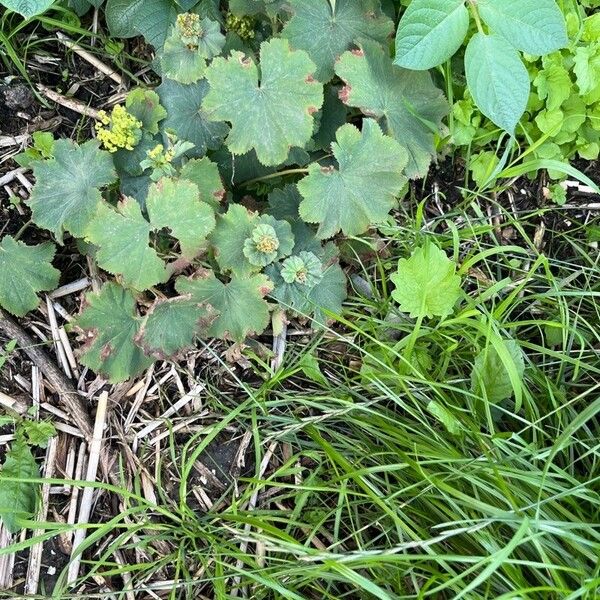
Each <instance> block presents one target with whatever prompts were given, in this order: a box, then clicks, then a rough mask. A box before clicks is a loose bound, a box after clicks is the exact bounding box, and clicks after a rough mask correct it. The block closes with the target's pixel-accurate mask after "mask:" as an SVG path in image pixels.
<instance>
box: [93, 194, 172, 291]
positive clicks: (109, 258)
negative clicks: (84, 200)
mask: <svg viewBox="0 0 600 600" xmlns="http://www.w3.org/2000/svg"><path fill="white" fill-rule="evenodd" d="M151 231H152V226H151V225H150V223H148V221H146V219H144V217H143V216H142V211H141V209H140V206H139V204H138V203H137V202H136V201H135V200H133V199H132V198H126V199H125V200H123V201H122V202H119V205H118V207H117V209H116V210H115V209H114V208H112V206H110V205H109V204H107V203H102V204H101V205H100V206H99V207H98V212H97V213H96V216H95V218H94V220H93V221H92V222H91V223H90V225H89V227H88V228H87V231H86V235H85V237H86V239H87V240H88V241H90V242H92V243H93V244H96V245H97V246H99V247H100V248H99V250H98V252H97V253H96V260H97V261H98V264H99V265H100V267H102V268H103V269H104V270H105V271H108V272H109V273H112V274H113V275H121V276H122V277H123V281H124V283H126V284H127V285H130V286H132V287H134V288H135V289H137V290H146V289H148V288H149V287H152V286H153V285H155V284H157V283H160V282H162V281H164V280H165V276H166V273H165V265H164V263H163V261H162V260H161V259H160V258H159V257H158V255H157V254H156V251H155V250H153V249H152V248H150V246H149V245H148V244H149V241H150V232H151Z"/></svg>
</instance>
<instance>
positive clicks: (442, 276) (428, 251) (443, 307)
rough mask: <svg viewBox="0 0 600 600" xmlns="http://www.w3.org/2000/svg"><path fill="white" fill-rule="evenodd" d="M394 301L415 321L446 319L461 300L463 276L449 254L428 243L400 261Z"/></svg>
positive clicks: (395, 281) (395, 277)
mask: <svg viewBox="0 0 600 600" xmlns="http://www.w3.org/2000/svg"><path fill="white" fill-rule="evenodd" d="M392 282H393V283H394V285H395V289H394V291H393V292H392V297H393V298H394V300H395V301H396V302H398V304H400V310H401V311H402V312H407V313H409V314H410V316H411V317H413V318H416V317H429V318H431V317H445V316H447V315H449V314H450V313H451V312H452V310H453V309H454V305H455V304H456V301H457V300H458V299H459V297H460V283H461V280H460V276H459V275H457V274H456V265H455V264H454V262H453V261H451V260H450V259H449V258H448V257H447V256H446V253H445V252H444V251H443V250H441V249H440V248H438V247H437V246H436V245H434V244H433V243H432V242H430V241H427V242H426V243H425V244H424V245H423V246H421V247H419V248H417V249H416V250H415V251H414V252H413V253H412V255H411V257H410V258H401V259H400V260H399V261H398V272H397V273H394V274H393V275H392Z"/></svg>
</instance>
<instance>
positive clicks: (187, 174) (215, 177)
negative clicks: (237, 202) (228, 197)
mask: <svg viewBox="0 0 600 600" xmlns="http://www.w3.org/2000/svg"><path fill="white" fill-rule="evenodd" d="M179 176H180V177H181V179H187V180H188V181H191V182H192V183H194V184H195V185H196V186H198V191H199V192H200V200H202V201H203V202H206V203H207V204H210V205H211V206H212V207H213V208H218V207H219V206H220V204H221V202H222V201H223V199H224V198H225V193H226V192H225V188H224V187H223V181H222V180H221V175H220V174H219V167H218V166H217V165H216V164H215V163H214V162H212V161H211V160H209V159H208V158H207V157H206V156H205V157H203V158H200V159H192V160H189V161H188V162H187V163H185V165H183V167H182V168H181V169H180V171H179Z"/></svg>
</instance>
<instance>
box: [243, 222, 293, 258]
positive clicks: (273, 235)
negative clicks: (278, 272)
mask: <svg viewBox="0 0 600 600" xmlns="http://www.w3.org/2000/svg"><path fill="white" fill-rule="evenodd" d="M293 248H294V235H293V234H292V227H291V226H290V224H289V223H288V222H287V221H278V220H277V219H275V218H273V217H272V216H271V215H261V216H260V217H258V219H257V221H256V224H255V225H254V227H253V228H252V231H251V233H250V236H249V237H247V238H246V239H245V240H244V247H243V252H244V256H245V257H246V258H247V259H248V261H249V262H250V264H251V265H254V266H256V267H259V268H260V267H266V266H267V265H269V264H271V263H272V262H275V261H277V260H281V259H282V258H284V257H286V256H289V255H290V254H291V252H292V249H293Z"/></svg>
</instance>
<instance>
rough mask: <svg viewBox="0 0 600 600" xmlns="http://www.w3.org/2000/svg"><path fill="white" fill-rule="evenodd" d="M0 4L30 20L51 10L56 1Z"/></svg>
mask: <svg viewBox="0 0 600 600" xmlns="http://www.w3.org/2000/svg"><path fill="white" fill-rule="evenodd" d="M0 4H3V5H4V6H6V8H8V9H9V10H14V11H15V12H18V13H19V14H20V15H22V16H23V17H25V18H26V19H29V18H30V17H33V16H35V15H39V14H41V13H43V12H44V11H46V10H47V9H48V8H50V7H51V6H52V4H54V0H2V1H1V2H0Z"/></svg>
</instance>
